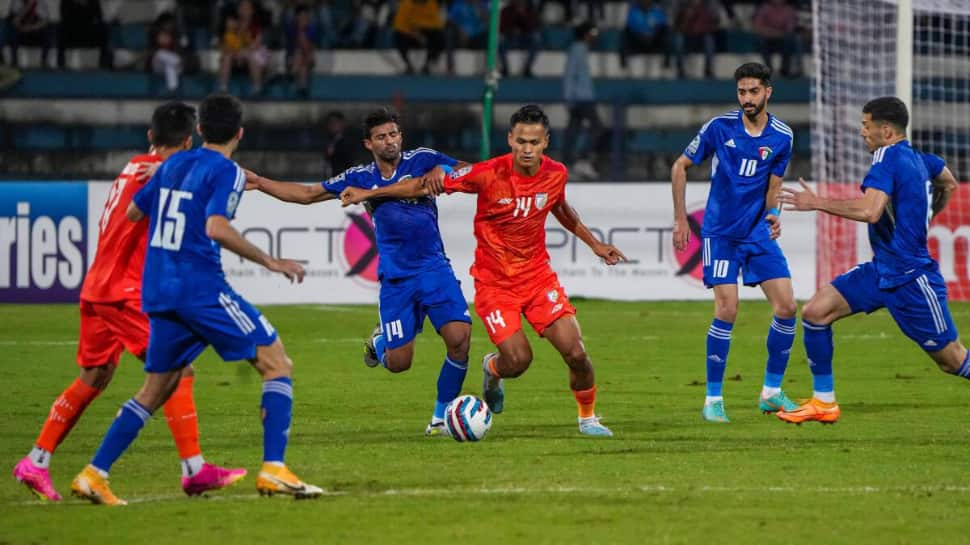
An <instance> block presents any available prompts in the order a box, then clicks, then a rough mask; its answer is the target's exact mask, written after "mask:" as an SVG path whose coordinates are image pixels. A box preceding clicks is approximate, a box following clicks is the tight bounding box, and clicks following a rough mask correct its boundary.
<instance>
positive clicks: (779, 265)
mask: <svg viewBox="0 0 970 545" xmlns="http://www.w3.org/2000/svg"><path fill="white" fill-rule="evenodd" d="M701 243H702V244H703V248H702V249H701V253H702V257H703V261H704V285H705V286H706V287H708V288H712V287H714V286H717V285H719V284H737V283H738V273H739V272H740V273H741V274H742V276H743V280H744V285H745V286H757V285H758V284H760V283H762V282H764V281H765V280H772V279H774V278H791V271H789V270H788V260H786V259H785V254H783V253H782V251H781V246H779V245H778V241H775V240H771V239H765V240H757V241H753V242H739V241H736V240H731V239H727V238H719V237H705V238H703V239H702V240H701Z"/></svg>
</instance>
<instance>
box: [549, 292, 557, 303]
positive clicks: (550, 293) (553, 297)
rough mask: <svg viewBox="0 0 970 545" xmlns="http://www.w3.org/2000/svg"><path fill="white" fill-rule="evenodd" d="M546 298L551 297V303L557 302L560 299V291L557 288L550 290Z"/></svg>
mask: <svg viewBox="0 0 970 545" xmlns="http://www.w3.org/2000/svg"><path fill="white" fill-rule="evenodd" d="M546 299H549V302H550V303H555V302H556V301H558V300H559V292H558V291H556V290H549V293H547V294H546Z"/></svg>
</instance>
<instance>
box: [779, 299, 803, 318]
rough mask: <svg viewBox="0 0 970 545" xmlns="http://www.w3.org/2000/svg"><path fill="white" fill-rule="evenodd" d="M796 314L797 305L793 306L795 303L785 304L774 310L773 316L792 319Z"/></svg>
mask: <svg viewBox="0 0 970 545" xmlns="http://www.w3.org/2000/svg"><path fill="white" fill-rule="evenodd" d="M797 313H798V305H796V304H795V301H789V302H785V303H783V304H781V305H778V306H777V307H776V308H775V316H777V317H779V318H782V319H789V318H794V317H795V314H797Z"/></svg>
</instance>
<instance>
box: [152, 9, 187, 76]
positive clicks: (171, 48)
mask: <svg viewBox="0 0 970 545" xmlns="http://www.w3.org/2000/svg"><path fill="white" fill-rule="evenodd" d="M148 40H149V48H150V49H149V51H148V66H149V69H150V70H151V71H152V73H154V74H158V75H160V76H162V77H164V78H165V88H166V89H167V91H168V94H170V95H174V94H176V93H177V92H178V88H179V82H180V78H181V75H182V70H183V60H182V51H181V49H182V48H181V46H180V42H181V36H180V32H179V27H178V23H177V20H176V18H175V15H174V14H173V13H171V12H164V13H162V14H160V15H159V16H158V17H157V18H156V19H155V21H154V22H153V23H152V26H151V28H149V30H148Z"/></svg>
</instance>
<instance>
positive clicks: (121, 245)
mask: <svg viewBox="0 0 970 545" xmlns="http://www.w3.org/2000/svg"><path fill="white" fill-rule="evenodd" d="M161 160H162V158H161V157H159V156H158V155H154V154H150V153H146V154H144V155H137V156H135V157H133V158H132V159H131V161H129V162H128V164H127V165H125V168H124V170H122V171H121V174H119V175H118V178H116V179H115V182H114V184H112V185H111V191H110V192H109V193H108V199H107V201H105V203H104V211H102V212H101V220H100V221H99V222H98V249H97V253H96V254H95V257H94V263H92V264H91V268H90V269H89V270H88V273H87V276H85V277H84V285H83V286H82V287H81V299H83V300H85V301H91V302H93V303H110V302H115V301H125V300H132V301H138V300H139V299H141V273H142V269H143V268H144V263H145V235H146V233H148V222H147V221H139V222H131V221H128V218H127V217H126V216H125V212H126V211H127V210H128V203H130V202H131V199H132V197H133V196H134V195H135V193H137V192H138V190H140V189H141V188H142V187H143V186H144V185H145V182H147V181H148V176H147V175H146V174H145V170H146V169H147V168H148V167H149V166H150V165H152V164H154V163H158V162H160V161H161Z"/></svg>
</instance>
